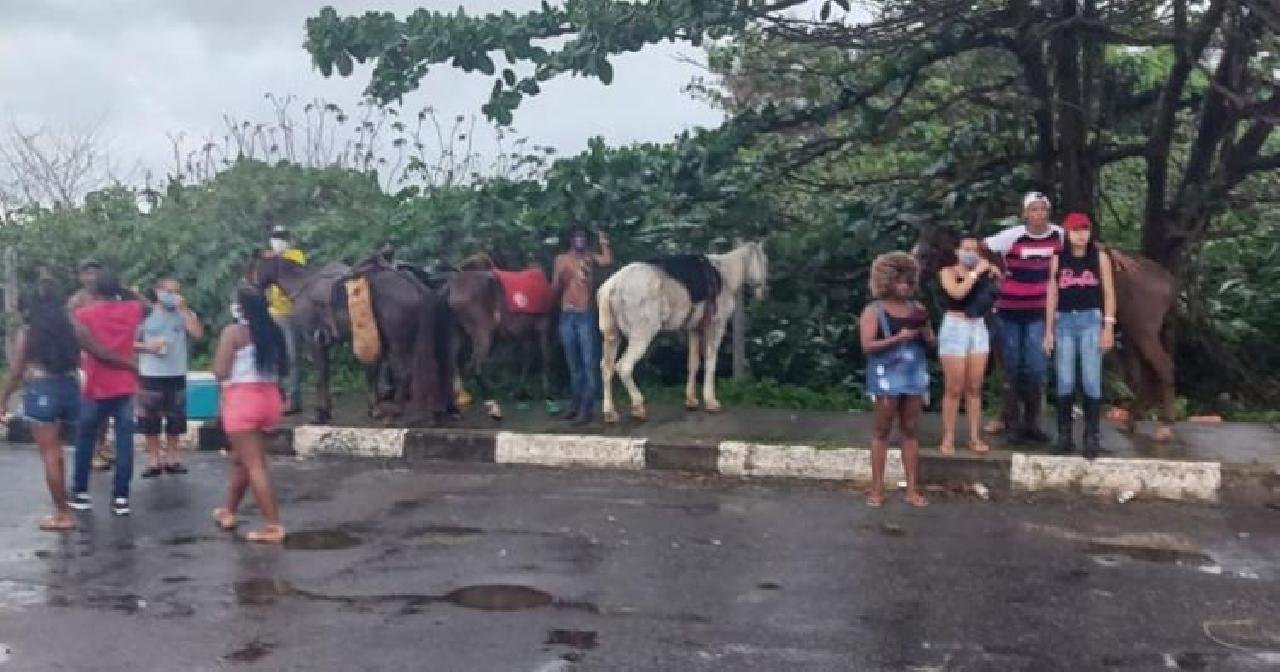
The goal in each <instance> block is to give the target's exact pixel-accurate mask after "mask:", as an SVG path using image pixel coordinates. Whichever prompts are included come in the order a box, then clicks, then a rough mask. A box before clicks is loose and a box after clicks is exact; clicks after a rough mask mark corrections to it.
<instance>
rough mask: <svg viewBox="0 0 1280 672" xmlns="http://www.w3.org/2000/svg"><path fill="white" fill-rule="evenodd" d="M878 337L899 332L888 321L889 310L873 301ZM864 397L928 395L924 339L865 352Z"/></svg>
mask: <svg viewBox="0 0 1280 672" xmlns="http://www.w3.org/2000/svg"><path fill="white" fill-rule="evenodd" d="M876 315H877V317H878V318H879V321H880V333H881V334H883V336H882V338H887V337H889V336H892V335H893V334H895V333H897V332H898V331H900V329H894V328H893V327H892V325H890V324H889V317H890V316H889V313H888V312H886V311H885V309H884V306H883V305H881V304H880V303H879V302H876ZM864 389H865V391H866V394H867V396H869V397H871V398H872V399H875V398H876V397H882V396H885V397H907V396H920V397H923V396H926V395H928V394H929V367H928V361H927V360H926V351H925V347H924V342H923V341H921V340H920V339H916V340H913V341H908V342H906V343H899V344H897V345H895V346H893V347H892V348H889V349H888V350H882V351H880V352H877V353H873V354H868V355H867V375H866V382H865V388H864Z"/></svg>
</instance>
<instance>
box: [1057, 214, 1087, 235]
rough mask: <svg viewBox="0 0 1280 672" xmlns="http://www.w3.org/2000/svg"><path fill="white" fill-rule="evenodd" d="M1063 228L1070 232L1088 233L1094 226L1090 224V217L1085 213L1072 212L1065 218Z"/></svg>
mask: <svg viewBox="0 0 1280 672" xmlns="http://www.w3.org/2000/svg"><path fill="white" fill-rule="evenodd" d="M1062 228H1064V229H1066V230H1068V231H1088V230H1089V229H1090V228H1093V224H1092V223H1090V222H1089V215H1086V214H1084V213H1083V212H1072V213H1068V214H1067V216H1066V217H1065V218H1063V220H1062Z"/></svg>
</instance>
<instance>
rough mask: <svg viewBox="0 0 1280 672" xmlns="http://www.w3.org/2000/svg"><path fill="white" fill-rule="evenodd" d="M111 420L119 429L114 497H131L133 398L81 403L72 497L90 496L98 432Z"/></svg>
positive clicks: (83, 401) (117, 434) (117, 429)
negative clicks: (84, 494) (87, 494)
mask: <svg viewBox="0 0 1280 672" xmlns="http://www.w3.org/2000/svg"><path fill="white" fill-rule="evenodd" d="M107 418H111V419H112V420H113V421H115V427H116V479H115V485H114V486H113V488H112V493H111V496H112V497H128V496H129V481H130V480H132V479H133V431H134V418H133V396H132V395H127V396H123V397H113V398H111V399H81V400H80V423H79V424H78V425H77V426H76V470H75V483H74V485H73V486H72V488H71V492H72V493H73V494H77V495H78V494H81V493H87V492H89V468H90V466H91V462H92V461H93V444H94V442H95V441H96V440H97V439H98V429H99V428H101V427H102V423H104V422H106V421H107Z"/></svg>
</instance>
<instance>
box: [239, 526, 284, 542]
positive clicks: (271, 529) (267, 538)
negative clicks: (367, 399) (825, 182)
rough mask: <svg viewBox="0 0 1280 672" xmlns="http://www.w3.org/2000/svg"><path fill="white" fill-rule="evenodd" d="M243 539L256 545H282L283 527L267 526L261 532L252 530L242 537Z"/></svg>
mask: <svg viewBox="0 0 1280 672" xmlns="http://www.w3.org/2000/svg"><path fill="white" fill-rule="evenodd" d="M244 538H245V539H247V540H248V541H252V542H254V543H258V544H283V543H284V538H285V531H284V525H267V526H266V527H264V528H262V529H261V530H254V531H252V532H250V533H249V534H246V535H244Z"/></svg>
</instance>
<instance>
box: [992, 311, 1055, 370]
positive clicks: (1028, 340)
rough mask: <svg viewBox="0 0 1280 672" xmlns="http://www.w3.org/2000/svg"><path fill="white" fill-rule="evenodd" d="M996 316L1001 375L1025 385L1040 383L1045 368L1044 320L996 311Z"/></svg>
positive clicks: (1046, 363)
mask: <svg viewBox="0 0 1280 672" xmlns="http://www.w3.org/2000/svg"><path fill="white" fill-rule="evenodd" d="M996 317H997V322H998V323H999V325H1000V356H1001V363H1002V366H1003V367H1004V375H1005V379H1006V380H1007V381H1010V382H1013V383H1020V384H1023V385H1028V386H1032V385H1034V386H1036V387H1039V386H1040V385H1043V384H1044V377H1045V371H1046V370H1047V369H1048V368H1049V363H1048V361H1047V358H1046V357H1045V354H1044V320H1043V319H1036V320H1030V321H1024V320H1013V319H1009V318H1007V317H1004V316H1001V315H999V314H997V315H996Z"/></svg>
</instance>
